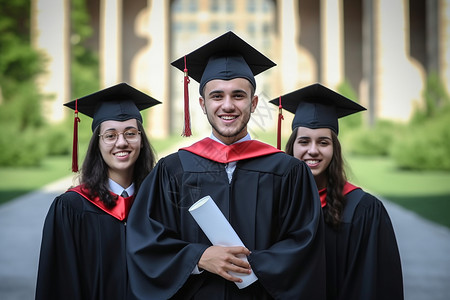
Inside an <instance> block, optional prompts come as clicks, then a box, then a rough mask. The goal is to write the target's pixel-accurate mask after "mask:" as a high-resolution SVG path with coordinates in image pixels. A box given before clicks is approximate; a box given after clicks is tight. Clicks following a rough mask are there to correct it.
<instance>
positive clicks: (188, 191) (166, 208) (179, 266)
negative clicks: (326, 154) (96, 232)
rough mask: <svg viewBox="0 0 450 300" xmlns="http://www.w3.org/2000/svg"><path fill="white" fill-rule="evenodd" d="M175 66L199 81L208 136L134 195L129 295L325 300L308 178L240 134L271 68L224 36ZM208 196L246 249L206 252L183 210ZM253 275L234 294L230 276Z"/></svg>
mask: <svg viewBox="0 0 450 300" xmlns="http://www.w3.org/2000/svg"><path fill="white" fill-rule="evenodd" d="M173 65H174V66H176V67H178V68H179V69H180V70H182V71H185V72H186V70H185V69H188V72H189V75H190V76H191V77H192V78H194V79H195V80H197V81H199V83H200V95H201V97H200V100H199V101H200V106H201V108H202V110H203V112H204V113H205V114H206V117H207V118H208V121H209V123H210V124H211V127H212V134H211V136H210V138H205V139H203V140H201V141H199V142H197V143H195V144H194V145H192V146H190V147H187V148H182V149H180V150H179V151H178V152H177V153H174V154H172V155H169V156H168V157H166V158H163V159H161V160H160V161H159V162H158V164H157V165H156V167H155V169H153V171H152V172H151V173H150V175H149V176H148V177H147V178H146V180H145V181H144V183H143V185H142V189H141V190H140V191H139V194H138V196H137V198H136V202H135V204H134V206H133V208H132V210H131V212H130V218H129V222H128V231H127V247H128V252H129V255H128V258H129V260H128V267H129V276H130V282H131V285H130V287H131V290H132V293H133V296H134V297H135V298H137V299H169V298H170V299H272V298H275V299H324V298H325V281H324V274H325V273H324V272H325V265H324V243H323V230H324V228H323V222H322V219H321V209H320V205H319V198H318V194H317V189H316V186H315V183H314V179H313V177H312V174H311V173H310V171H309V169H308V167H307V166H306V165H305V164H304V163H303V162H301V161H299V160H297V159H295V158H293V157H290V156H288V155H286V154H284V153H282V152H281V151H279V150H277V149H276V148H273V147H272V146H269V145H266V144H264V143H261V142H258V141H254V140H250V136H249V134H248V132H247V123H248V121H249V118H250V115H251V113H252V112H253V111H254V110H255V108H256V105H257V102H258V97H257V96H256V95H255V89H256V82H255V78H254V76H255V75H256V74H258V73H260V72H262V71H264V70H266V69H268V68H270V67H272V66H274V63H273V62H271V61H270V60H269V59H268V58H266V57H265V56H264V55H262V54H261V53H259V52H258V51H257V50H255V49H254V48H253V47H251V46H250V45H249V44H247V43H246V42H245V41H243V40H242V39H240V38H239V37H238V36H236V35H235V34H234V33H232V32H228V33H226V34H224V35H222V36H220V37H218V38H216V39H215V40H213V41H211V42H209V43H208V44H206V45H204V46H202V47H201V48H199V49H198V50H196V51H194V52H192V53H190V54H188V55H187V56H186V57H184V58H181V59H179V60H178V61H175V62H174V63H173ZM208 195H209V196H211V198H212V199H213V201H214V202H215V203H216V204H217V206H218V207H219V209H220V210H221V212H222V213H223V214H224V216H225V218H226V219H227V220H228V222H229V223H230V224H231V226H232V227H233V229H234V230H235V231H236V233H237V235H238V236H239V237H240V239H241V240H242V242H243V244H244V245H245V247H240V246H238V247H224V246H219V245H211V242H210V241H209V240H208V238H207V237H206V235H205V234H204V233H203V231H202V229H201V228H200V227H199V225H198V224H197V223H196V221H195V220H194V218H193V217H192V216H191V215H190V213H189V211H188V209H189V208H190V207H191V206H192V205H193V204H194V203H195V202H196V201H197V200H199V199H201V198H202V197H204V196H208ZM245 256H246V257H247V258H248V263H247V262H245V261H244V260H242V259H241V258H242V257H245ZM232 272H234V273H232ZM251 272H253V273H254V274H255V275H256V277H257V280H256V281H254V282H253V283H252V284H251V285H248V286H246V287H242V286H241V288H239V287H238V286H237V284H236V283H239V282H241V281H242V279H241V278H239V277H237V276H235V275H234V274H236V273H239V274H240V275H242V276H246V275H248V274H250V273H251Z"/></svg>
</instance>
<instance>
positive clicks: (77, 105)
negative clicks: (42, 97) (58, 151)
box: [64, 83, 161, 172]
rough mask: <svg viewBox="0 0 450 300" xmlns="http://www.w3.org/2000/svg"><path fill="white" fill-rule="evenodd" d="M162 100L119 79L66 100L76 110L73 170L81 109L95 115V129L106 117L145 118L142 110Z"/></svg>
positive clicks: (90, 115) (87, 113)
mask: <svg viewBox="0 0 450 300" xmlns="http://www.w3.org/2000/svg"><path fill="white" fill-rule="evenodd" d="M160 103H161V102H160V101H158V100H156V99H154V98H152V97H150V96H149V95H147V94H145V93H143V92H141V91H139V90H137V89H135V88H134V87H132V86H130V85H128V84H126V83H119V84H117V85H114V86H111V87H109V88H106V89H103V90H100V91H97V92H95V93H93V94H90V95H87V96H84V97H82V98H79V99H76V100H73V101H71V102H68V103H65V104H64V106H67V107H69V108H71V109H73V110H74V111H75V120H74V137H73V154H72V171H73V172H78V157H77V156H78V155H77V154H78V153H77V150H78V122H80V119H79V118H78V112H81V113H82V114H84V115H86V116H89V117H91V118H92V125H91V128H92V131H94V130H95V128H97V126H98V125H100V124H101V123H102V122H104V121H109V120H113V121H126V120H130V119H137V120H139V121H140V122H141V123H142V122H143V119H142V115H141V113H140V111H141V110H144V109H146V108H149V107H152V106H154V105H156V104H160Z"/></svg>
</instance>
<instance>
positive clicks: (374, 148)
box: [339, 120, 405, 156]
mask: <svg viewBox="0 0 450 300" xmlns="http://www.w3.org/2000/svg"><path fill="white" fill-rule="evenodd" d="M404 128H405V127H404V125H402V124H399V123H395V122H392V121H387V120H380V121H378V122H377V123H376V124H375V126H374V127H373V128H368V127H360V128H357V129H354V130H348V129H347V131H345V132H344V131H343V132H342V133H340V134H339V135H340V137H339V138H340V139H341V141H342V143H343V148H344V149H345V151H346V152H348V153H350V154H356V155H365V156H387V155H389V153H390V147H391V145H392V141H393V140H395V139H397V138H398V136H400V135H402V134H403V132H404Z"/></svg>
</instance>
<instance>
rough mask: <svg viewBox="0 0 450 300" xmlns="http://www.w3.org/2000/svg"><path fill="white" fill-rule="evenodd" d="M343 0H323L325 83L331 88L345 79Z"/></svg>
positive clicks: (322, 22)
mask: <svg viewBox="0 0 450 300" xmlns="http://www.w3.org/2000/svg"><path fill="white" fill-rule="evenodd" d="M342 12H343V8H342V1H341V0H322V2H321V12H320V14H321V18H320V19H321V24H322V58H323V71H322V74H323V77H324V78H323V79H324V84H325V85H326V86H328V87H329V88H331V89H336V87H337V85H338V84H340V83H341V82H342V81H343V80H344V78H343V77H344V69H343V62H344V56H343V28H342V27H343V26H342V25H343V24H344V22H343V19H342Z"/></svg>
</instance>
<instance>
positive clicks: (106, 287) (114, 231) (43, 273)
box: [36, 83, 160, 300]
mask: <svg viewBox="0 0 450 300" xmlns="http://www.w3.org/2000/svg"><path fill="white" fill-rule="evenodd" d="M159 103H160V102H159V101H157V100H155V99H153V98H152V97H150V96H148V95H146V94H144V93H142V92H140V91H138V90H137V89H135V88H133V87H131V86H129V85H128V84H126V83H121V84H118V85H115V86H112V87H109V88H107V89H104V90H101V91H98V92H96V93H94V94H91V95H88V96H85V97H83V98H80V99H77V100H74V101H72V102H69V103H66V104H65V105H66V106H68V107H70V108H72V109H74V110H75V124H76V125H77V123H78V121H79V119H78V112H81V113H83V114H85V115H87V116H89V117H91V118H93V120H92V131H93V135H92V138H91V141H90V144H89V148H88V150H87V153H86V158H85V159H84V163H83V166H82V168H81V174H80V185H78V186H76V187H73V188H70V189H69V190H68V191H67V192H65V193H64V194H62V195H60V196H58V197H56V198H55V200H54V201H53V203H52V205H51V207H50V209H49V212H48V214H47V217H46V219H45V224H44V229H43V235H42V244H41V254H40V260H39V270H38V277H37V285H36V299H37V300H40V299H42V300H49V299H80V300H81V299H105V300H106V299H108V300H111V299H121V300H122V299H126V297H127V291H128V276H127V269H126V251H125V244H126V243H125V235H126V234H125V224H126V220H127V216H128V212H129V210H130V208H131V205H132V203H133V199H134V194H135V193H136V192H137V191H138V189H139V187H140V185H141V183H142V181H143V180H144V178H145V176H147V174H148V173H149V172H150V171H151V169H152V168H153V166H154V163H155V157H154V154H153V151H152V148H151V146H150V143H149V141H148V139H147V137H146V135H145V131H144V128H143V126H142V122H143V119H142V116H141V113H140V110H143V109H146V108H148V107H151V106H153V105H155V104H159ZM76 133H77V130H76V128H75V137H74V149H75V150H76V148H77V138H76V136H77V134H76ZM77 170H78V166H77V157H74V161H73V171H77Z"/></svg>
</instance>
